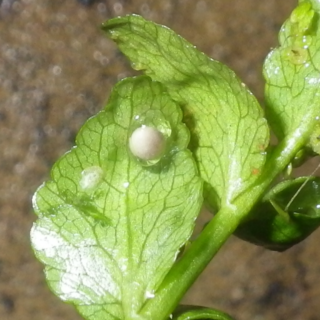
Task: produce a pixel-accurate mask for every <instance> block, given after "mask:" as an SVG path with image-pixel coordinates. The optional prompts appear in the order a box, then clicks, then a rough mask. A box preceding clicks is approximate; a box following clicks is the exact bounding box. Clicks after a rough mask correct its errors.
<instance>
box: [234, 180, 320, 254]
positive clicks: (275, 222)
mask: <svg viewBox="0 0 320 320" xmlns="http://www.w3.org/2000/svg"><path fill="white" fill-rule="evenodd" d="M319 226H320V178H319V177H300V178H297V179H294V180H288V181H284V182H281V183H279V184H278V185H276V186H275V187H274V188H273V189H271V190H270V191H269V193H268V194H267V195H266V196H265V197H264V199H263V200H262V202H261V203H260V204H258V205H257V206H256V208H255V209H254V211H253V212H252V213H251V217H250V218H249V220H248V221H246V222H245V223H243V224H242V225H240V226H239V227H238V229H237V230H236V232H235V234H236V235H237V236H238V237H240V238H241V239H244V240H246V241H249V242H252V243H254V244H257V245H261V246H263V247H265V248H268V249H270V250H276V251H284V250H286V249H288V248H290V247H292V246H293V245H295V244H297V243H299V242H301V241H302V240H304V239H305V238H307V237H308V236H309V235H310V234H311V233H312V232H313V231H315V230H316V229H317V228H318V227H319Z"/></svg>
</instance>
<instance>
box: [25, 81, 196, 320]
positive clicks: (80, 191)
mask: <svg viewBox="0 0 320 320" xmlns="http://www.w3.org/2000/svg"><path fill="white" fill-rule="evenodd" d="M181 119H182V113H181V111H180V109H179V108H178V107H177V106H176V104H175V103H174V102H173V101H172V100H171V98H170V97H169V95H168V94H167V92H166V90H165V89H164V87H163V86H162V85H161V84H160V83H158V82H153V81H151V79H150V78H148V77H145V76H142V77H138V78H133V79H126V80H123V81H121V82H120V83H119V84H118V85H116V87H115V89H114V90H113V92H112V95H111V98H110V100H109V103H108V105H107V107H106V108H105V109H104V110H103V111H101V112H100V113H99V114H97V115H96V116H95V117H93V118H91V119H89V120H88V121H87V122H86V124H85V125H84V126H83V127H82V129H81V130H80V132H79V134H78V136H77V139H76V144H77V145H76V147H74V148H73V149H72V150H71V151H70V152H68V153H67V154H66V155H64V156H63V157H62V158H61V159H60V160H59V161H58V162H57V163H56V164H55V166H54V167H53V169H52V172H51V176H52V180H51V181H48V182H47V183H45V184H44V185H43V186H42V187H40V188H39V190H38V191H37V192H36V194H35V196H34V208H35V212H36V214H37V215H38V217H39V219H38V220H37V222H36V223H35V225H34V226H33V229H32V234H31V239H32V245H33V248H34V250H35V253H36V255H37V257H38V258H39V259H40V260H41V261H42V262H43V263H44V264H45V265H46V277H47V281H48V283H49V285H50V287H51V289H52V290H53V291H54V292H55V293H56V294H57V295H58V296H59V297H60V298H61V299H63V300H66V301H68V302H71V303H73V304H74V305H76V307H77V308H78V310H79V311H80V313H81V314H82V315H83V316H84V317H85V318H86V319H90V320H105V319H110V320H111V319H117V320H119V319H140V317H139V310H140V309H141V307H142V306H143V305H144V304H145V303H146V301H147V300H149V299H152V297H153V296H154V295H155V294H156V293H157V289H158V287H159V286H160V285H161V283H162V281H163V279H164V277H165V275H166V274H167V272H168V270H169V269H170V268H171V266H172V264H173V263H174V261H175V259H176V256H177V254H178V252H179V248H180V247H181V246H183V245H184V243H185V242H186V241H187V239H188V238H189V237H190V235H191V233H192V230H193V227H194V221H195V219H196V217H197V215H198V213H199V210H200V208H201V205H202V187H201V186H202V184H201V181H200V178H199V177H198V175H197V169H196V166H195V163H194V160H193V159H192V154H191V152H190V151H189V150H187V149H186V147H187V144H188V141H189V134H188V131H187V129H186V127H185V125H184V124H182V123H181ZM143 126H149V127H152V128H154V129H155V130H157V132H160V133H161V135H162V136H163V137H164V139H165V151H164V152H163V153H162V154H161V156H160V155H157V157H160V158H159V159H153V161H151V163H150V162H148V161H147V162H146V161H144V159H142V160H141V159H139V158H137V157H135V156H134V155H132V154H131V151H130V148H129V140H130V136H131V135H132V133H133V132H134V131H135V130H136V129H137V128H140V127H143ZM141 147H145V146H144V142H143V143H141ZM150 319H156V315H150Z"/></svg>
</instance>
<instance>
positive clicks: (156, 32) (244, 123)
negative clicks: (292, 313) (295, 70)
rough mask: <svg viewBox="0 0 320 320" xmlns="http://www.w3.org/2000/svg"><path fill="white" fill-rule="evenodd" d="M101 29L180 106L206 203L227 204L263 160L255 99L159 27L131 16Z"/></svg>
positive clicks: (264, 136)
mask: <svg viewBox="0 0 320 320" xmlns="http://www.w3.org/2000/svg"><path fill="white" fill-rule="evenodd" d="M103 29H104V30H105V31H107V32H108V34H109V35H110V36H111V38H112V39H113V40H114V41H115V42H116V43H117V44H118V46H119V48H120V50H121V51H122V52H123V53H124V54H125V55H126V56H127V57H128V58H129V59H130V60H131V62H132V66H133V68H135V69H137V70H143V71H144V72H145V73H146V74H147V75H149V76H150V77H152V79H154V80H157V81H160V82H161V83H163V84H164V85H165V86H166V87H167V89H168V91H169V93H170V95H171V97H172V98H173V99H174V100H175V101H177V102H178V103H179V104H180V105H181V106H182V107H183V111H184V121H185V122H186V123H187V125H188V127H189V129H190V130H191V133H192V140H191V144H190V148H191V150H192V151H193V152H194V155H195V157H196V160H197V163H198V166H199V170H200V174H201V177H202V178H203V179H204V180H205V182H206V183H205V187H206V197H207V200H208V201H209V203H210V204H211V205H212V206H213V207H214V208H219V207H221V206H224V205H225V206H228V205H230V203H231V202H232V201H233V200H234V199H235V197H236V196H237V195H239V194H240V193H241V192H243V191H244V190H246V189H247V188H248V187H249V186H251V185H252V184H253V183H254V182H255V181H256V179H257V176H259V174H260V172H261V169H262V167H263V165H264V162H265V152H264V151H265V148H266V146H267V145H268V143H269V131H268V126H267V123H266V121H265V119H264V118H263V112H262V109H261V108H260V106H259V104H258V102H257V101H256V99H255V98H254V96H253V95H252V94H251V92H250V91H249V90H248V89H247V88H246V87H245V85H244V84H243V83H241V81H240V80H239V79H238V78H237V77H236V75H235V74H234V72H233V71H231V70H230V69H229V68H227V67H226V66H224V65H223V64H221V63H219V62H217V61H214V60H212V59H210V58H209V57H207V56H206V55H204V54H203V53H201V52H199V51H198V50H197V49H196V48H195V47H194V46H193V45H191V44H190V43H188V42H187V41H186V40H185V39H183V38H182V37H180V36H178V35H177V34H176V33H174V32H173V31H172V30H170V29H168V28H166V27H164V26H161V25H157V24H155V23H153V22H150V21H147V20H145V19H143V18H142V17H140V16H137V15H131V16H126V17H119V18H115V19H111V20H109V21H107V22H106V23H105V24H104V25H103Z"/></svg>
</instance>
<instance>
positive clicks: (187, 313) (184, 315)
mask: <svg viewBox="0 0 320 320" xmlns="http://www.w3.org/2000/svg"><path fill="white" fill-rule="evenodd" d="M172 319H173V320H197V319H199V320H233V318H231V317H230V316H229V315H227V314H226V313H224V312H221V311H219V310H214V309H210V308H205V307H199V306H187V305H181V306H179V307H178V308H177V310H176V311H175V312H174V313H173V317H172Z"/></svg>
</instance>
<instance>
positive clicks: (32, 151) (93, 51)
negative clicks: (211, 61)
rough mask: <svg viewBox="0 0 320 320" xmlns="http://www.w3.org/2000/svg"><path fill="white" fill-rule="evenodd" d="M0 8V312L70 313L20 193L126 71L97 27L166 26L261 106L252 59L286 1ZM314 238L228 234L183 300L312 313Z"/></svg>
mask: <svg viewBox="0 0 320 320" xmlns="http://www.w3.org/2000/svg"><path fill="white" fill-rule="evenodd" d="M0 3H1V4H0V150H1V151H0V319H1V320H31V319H32V320H58V319H59V320H61V319H68V320H77V319H79V320H80V319H81V318H80V316H79V315H78V314H77V312H76V311H75V310H74V308H73V307H72V306H70V305H67V304H65V303H63V302H61V301H60V300H59V299H58V298H56V297H55V296H54V295H53V294H52V293H51V292H50V291H49V289H48V287H47V285H46V283H45V279H44V274H43V267H42V265H40V263H39V262H37V261H36V260H35V258H34V256H33V252H32V250H31V248H30V240H29V232H30V228H31V226H32V223H33V221H35V218H36V217H35V215H34V214H33V212H32V205H31V198H32V194H33V192H34V191H35V190H36V188H37V187H38V186H39V185H40V184H41V183H42V182H43V181H44V180H46V179H48V178H49V170H50V167H51V166H52V164H53V163H54V162H55V161H56V160H57V158H58V157H59V156H60V155H62V154H63V153H64V152H65V151H67V150H68V149H70V148H71V147H72V145H73V143H74V139H75V135H76V133H77V131H78V130H79V128H80V127H81V125H82V124H83V123H84V121H85V120H86V119H87V118H88V117H90V116H91V115H93V114H95V113H96V112H98V111H99V110H100V109H101V108H102V107H103V106H104V104H105V101H106V99H107V98H108V95H109V93H110V90H111V88H112V86H113V85H114V84H115V83H116V82H117V81H118V80H119V79H121V78H124V77H126V76H130V75H133V74H134V72H133V71H132V70H131V69H130V65H129V63H128V62H127V61H126V59H125V58H124V57H123V56H122V55H121V54H120V53H119V51H118V50H117V48H116V46H115V44H114V43H113V42H112V41H110V40H109V39H107V38H106V37H105V36H104V34H103V33H102V32H101V31H100V29H99V26H100V24H101V23H102V22H103V21H104V20H106V19H109V18H111V17H114V16H117V15H124V14H127V13H137V14H141V15H143V16H144V17H145V18H148V19H151V20H154V21H155V22H158V23H161V24H164V25H167V26H168V27H170V28H172V29H174V30H175V31H176V32H177V33H179V34H181V35H182V36H183V37H185V38H187V39H188V40H189V41H190V42H192V43H193V44H195V45H196V46H197V47H198V48H199V49H200V50H201V51H204V52H205V53H206V54H208V55H210V56H211V57H213V58H215V59H217V60H220V61H222V62H223V63H225V64H227V65H228V66H229V67H231V68H232V69H233V70H235V71H236V73H237V74H238V75H239V76H240V77H241V78H242V80H243V81H244V82H245V83H246V84H247V85H248V86H249V88H251V90H252V91H253V92H254V94H256V96H257V97H258V98H259V99H260V101H262V97H263V78H262V75H261V67H262V63H263V60H264V58H265V56H266V54H267V53H268V52H269V51H270V48H272V47H275V46H276V45H277V33H278V30H279V28H280V26H281V24H282V23H283V21H284V20H285V19H286V18H287V17H288V15H289V13H290V12H291V10H292V9H293V8H294V6H295V5H296V3H297V1H296V0H286V1H278V0H268V1H256V0H241V1H239V0H227V1H226V0H199V1H194V0H175V1H169V0H161V1H159V0H127V1H125V0H103V1H102V0H101V1H89V0H88V1H77V0H68V1H63V0H20V1H13V0H2V1H0ZM262 104H263V103H262ZM302 170H304V172H305V173H310V172H311V171H312V169H311V165H310V164H309V165H306V166H305V167H304V168H303V169H302ZM319 241H320V230H318V232H315V233H314V234H313V235H312V236H311V237H310V238H308V239H307V240H306V241H304V242H303V243H301V244H299V245H297V246H295V247H294V248H292V249H289V250H288V251H287V252H284V253H281V254H280V253H275V252H269V251H266V250H264V249H262V248H258V247H256V246H253V245H250V244H247V243H245V242H243V241H241V240H238V239H236V238H232V239H230V241H228V243H227V244H226V245H225V246H224V247H223V249H222V250H221V251H220V252H219V254H218V255H217V257H216V258H215V259H214V260H213V261H212V263H211V264H210V265H209V266H208V268H207V269H206V270H205V272H204V273H203V274H202V275H201V277H200V278H199V279H198V281H197V282H196V283H195V284H194V286H193V287H192V288H191V289H190V291H189V292H188V294H187V295H186V297H185V299H184V302H185V303H189V304H199V305H204V306H211V307H215V308H218V309H222V310H224V311H226V312H228V313H230V314H231V315H233V316H235V317H236V319H238V320H249V319H250V320H274V319H277V320H282V319H291V320H319V319H320V318H319V317H320V303H319V301H320V249H319Z"/></svg>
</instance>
